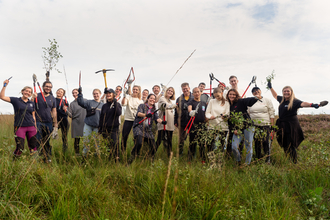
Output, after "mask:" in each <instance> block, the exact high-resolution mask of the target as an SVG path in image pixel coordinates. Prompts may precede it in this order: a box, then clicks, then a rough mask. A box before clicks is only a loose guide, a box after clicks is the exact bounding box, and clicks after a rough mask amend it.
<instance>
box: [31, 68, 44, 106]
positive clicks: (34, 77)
mask: <svg viewBox="0 0 330 220" xmlns="http://www.w3.org/2000/svg"><path fill="white" fill-rule="evenodd" d="M32 78H33V82H37V84H38V87H39V90H40V93H41V95H42V98H43V100H44V101H45V103H46V106H47V108H48V104H47V102H46V98H45V96H44V93H43V92H42V89H41V87H40V84H39V82H38V80H37V75H36V74H33V75H32Z"/></svg>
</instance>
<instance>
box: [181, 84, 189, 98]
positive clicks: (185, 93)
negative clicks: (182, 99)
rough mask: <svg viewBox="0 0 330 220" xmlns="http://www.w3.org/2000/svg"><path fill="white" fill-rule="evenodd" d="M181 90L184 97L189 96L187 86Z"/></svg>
mask: <svg viewBox="0 0 330 220" xmlns="http://www.w3.org/2000/svg"><path fill="white" fill-rule="evenodd" d="M181 89H182V92H183V94H184V96H189V95H190V88H189V86H184V87H181Z"/></svg>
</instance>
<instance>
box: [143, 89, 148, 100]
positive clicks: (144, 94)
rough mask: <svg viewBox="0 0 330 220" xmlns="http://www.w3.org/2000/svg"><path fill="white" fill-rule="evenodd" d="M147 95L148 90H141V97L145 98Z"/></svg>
mask: <svg viewBox="0 0 330 220" xmlns="http://www.w3.org/2000/svg"><path fill="white" fill-rule="evenodd" d="M148 95H149V92H148V90H143V92H142V98H143V99H146V98H147V97H148Z"/></svg>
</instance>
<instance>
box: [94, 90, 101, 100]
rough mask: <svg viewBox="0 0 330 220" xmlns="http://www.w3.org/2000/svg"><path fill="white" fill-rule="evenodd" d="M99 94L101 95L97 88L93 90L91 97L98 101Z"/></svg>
mask: <svg viewBox="0 0 330 220" xmlns="http://www.w3.org/2000/svg"><path fill="white" fill-rule="evenodd" d="M100 96H101V93H100V92H99V91H98V90H94V91H93V98H94V100H95V101H97V102H98V101H99V100H100Z"/></svg>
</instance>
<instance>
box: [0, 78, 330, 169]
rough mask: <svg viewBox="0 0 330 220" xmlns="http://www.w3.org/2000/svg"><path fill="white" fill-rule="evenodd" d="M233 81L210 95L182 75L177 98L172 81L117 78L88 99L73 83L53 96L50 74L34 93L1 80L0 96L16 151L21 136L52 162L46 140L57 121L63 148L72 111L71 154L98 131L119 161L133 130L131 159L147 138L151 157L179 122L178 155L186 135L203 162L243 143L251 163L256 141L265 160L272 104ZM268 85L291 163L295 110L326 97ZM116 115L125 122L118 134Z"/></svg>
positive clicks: (93, 142) (297, 134)
mask: <svg viewBox="0 0 330 220" xmlns="http://www.w3.org/2000/svg"><path fill="white" fill-rule="evenodd" d="M238 82H239V81H238V79H237V77H236V76H230V78H229V84H230V85H231V87H230V88H228V87H226V86H225V83H219V85H218V87H217V88H215V89H214V90H213V93H212V94H211V95H210V96H209V95H208V94H206V93H204V90H205V83H200V84H199V85H198V87H194V88H193V89H192V91H191V89H190V86H189V83H182V84H181V89H182V95H180V96H179V97H178V98H177V99H176V97H175V90H174V88H173V87H167V88H161V87H160V86H158V85H155V86H154V87H153V88H152V91H153V93H149V90H148V89H144V90H142V89H141V87H140V86H138V85H134V86H132V82H130V83H128V88H127V89H126V88H124V91H123V88H122V87H121V86H117V87H116V88H115V90H113V89H111V88H105V89H104V94H103V96H102V92H101V91H100V90H99V89H94V90H93V99H92V100H87V99H84V97H83V92H82V88H81V87H79V88H77V89H73V90H72V96H73V97H74V99H75V100H74V101H73V102H71V103H68V102H67V99H66V95H65V93H66V91H65V90H64V89H63V88H59V89H58V90H57V91H56V97H54V96H53V95H52V87H53V85H52V83H51V82H50V81H45V82H44V83H43V85H42V92H40V93H36V92H35V91H34V92H33V90H32V88H31V87H29V86H26V87H24V88H23V89H22V90H21V93H22V96H21V97H19V98H16V97H7V96H6V95H5V90H6V87H7V85H9V80H5V81H4V84H3V85H4V86H3V88H2V90H1V93H0V98H1V99H2V100H4V101H6V102H10V103H11V104H12V105H13V107H14V112H15V117H14V118H15V119H14V132H15V142H16V149H15V151H14V158H18V157H19V156H20V155H21V154H22V151H23V149H24V142H25V138H27V140H28V146H29V149H30V154H31V155H35V154H37V153H38V152H39V155H40V156H42V157H43V159H44V161H45V162H51V158H52V157H51V156H52V147H51V145H50V143H49V141H50V137H51V136H53V138H56V136H57V133H58V129H60V130H61V132H62V143H63V148H62V149H63V153H66V151H67V149H68V139H67V138H68V130H69V120H68V117H70V118H71V119H72V123H71V137H72V138H74V151H75V154H76V155H77V156H80V155H81V153H80V147H79V145H80V139H83V150H82V156H83V158H86V157H87V155H88V152H89V150H90V147H91V146H95V147H96V154H97V153H98V148H99V146H100V145H101V143H100V142H101V139H103V140H104V141H105V143H106V146H107V149H108V151H109V158H110V159H114V160H115V161H119V158H121V156H122V155H123V157H125V156H126V150H127V145H128V137H129V134H130V133H131V131H132V130H133V137H134V141H133V145H134V146H133V148H132V151H131V154H130V158H129V160H128V162H129V163H131V162H133V161H134V160H135V158H136V157H137V156H139V155H140V151H141V148H142V146H143V144H147V145H148V146H149V147H148V156H149V157H151V158H153V157H154V155H155V153H156V152H157V149H158V147H159V146H160V145H161V143H163V146H164V149H166V153H167V155H168V156H170V154H171V152H172V140H173V132H174V130H175V129H176V128H177V129H178V132H179V143H178V144H179V148H178V150H179V155H182V154H183V152H184V143H185V140H186V138H187V136H189V147H188V160H192V159H193V158H194V157H195V155H196V150H197V146H198V147H199V153H200V158H201V161H202V162H203V163H205V162H206V161H207V156H206V155H207V152H210V151H213V150H215V149H216V148H219V149H220V150H222V151H225V152H226V153H227V155H228V156H230V155H233V156H234V159H235V161H236V162H237V163H238V164H241V160H242V150H243V145H245V148H246V158H245V163H246V164H250V163H251V159H252V155H253V142H254V147H255V151H256V157H257V158H258V159H261V158H263V157H265V161H266V162H267V163H270V155H271V144H270V135H271V134H272V132H273V131H274V130H275V128H276V126H274V125H275V120H274V118H275V110H274V107H273V105H272V102H271V100H270V99H268V98H265V97H263V96H262V92H261V89H260V88H259V87H256V86H255V87H254V88H252V91H251V92H252V97H249V98H246V94H245V93H246V91H244V90H241V89H239V88H238ZM131 87H132V88H131ZM268 88H270V90H271V92H272V95H273V97H274V98H275V99H276V100H277V101H278V102H279V103H280V105H279V119H278V120H277V122H276V125H277V129H276V131H277V136H276V137H277V141H278V143H279V145H280V146H281V147H282V148H283V149H284V151H285V153H287V154H288V155H289V156H290V158H291V160H292V161H293V162H294V163H297V152H296V149H297V148H298V146H299V144H300V143H301V142H302V141H303V140H304V136H303V133H302V130H301V127H300V125H299V121H298V118H297V111H298V109H299V108H302V107H314V108H319V107H320V106H324V105H325V104H327V103H326V102H321V103H320V104H313V103H307V102H302V101H300V100H299V99H296V98H295V95H294V93H293V90H292V88H291V87H289V86H286V87H284V88H283V90H282V96H280V95H277V93H276V92H275V90H274V89H273V88H272V84H271V82H268ZM121 115H123V117H124V122H123V125H122V131H121V134H122V136H121V142H120V141H119V140H120V138H119V136H120V124H121ZM157 131H158V132H157ZM97 134H99V135H101V136H102V138H100V137H99V135H97ZM156 134H157V140H155V136H156ZM224 149H225V150H224ZM262 151H264V156H263V154H262Z"/></svg>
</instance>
